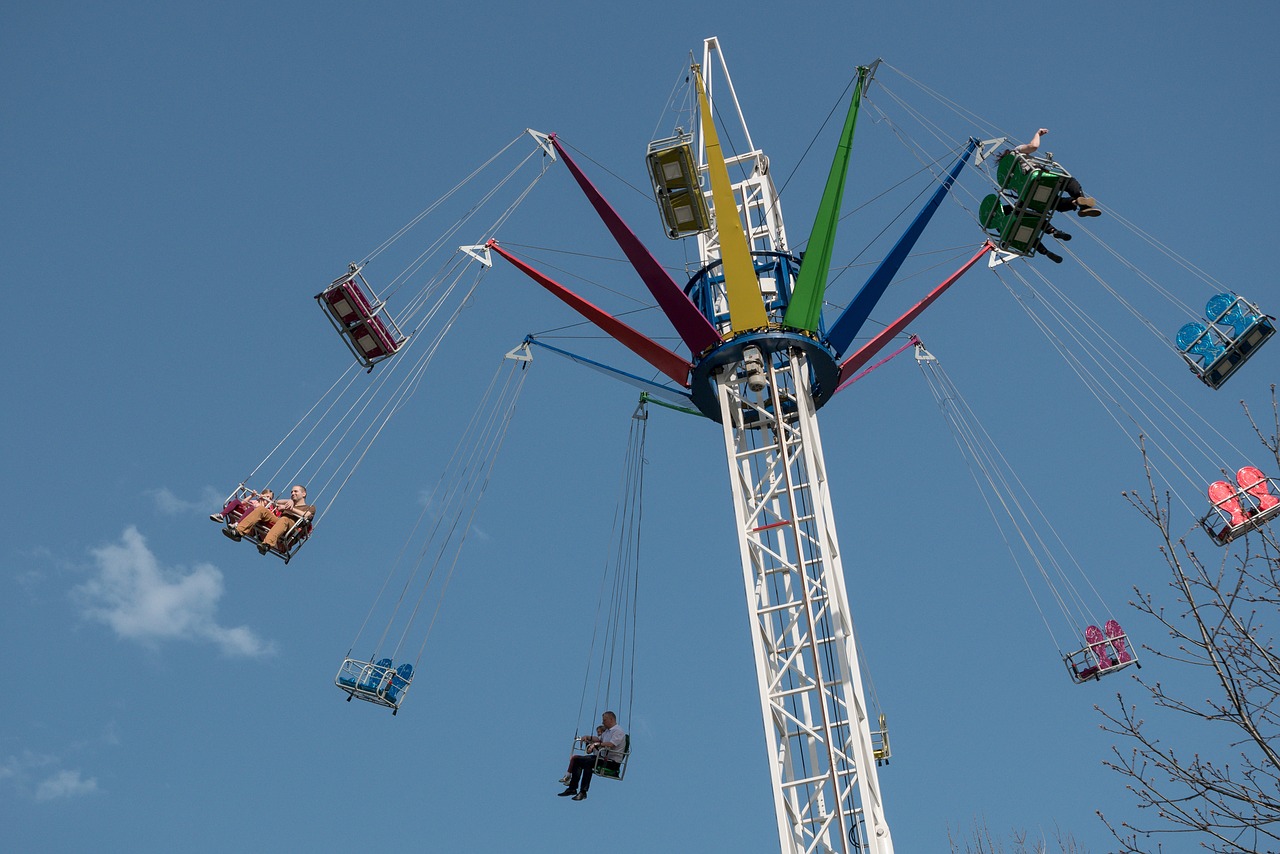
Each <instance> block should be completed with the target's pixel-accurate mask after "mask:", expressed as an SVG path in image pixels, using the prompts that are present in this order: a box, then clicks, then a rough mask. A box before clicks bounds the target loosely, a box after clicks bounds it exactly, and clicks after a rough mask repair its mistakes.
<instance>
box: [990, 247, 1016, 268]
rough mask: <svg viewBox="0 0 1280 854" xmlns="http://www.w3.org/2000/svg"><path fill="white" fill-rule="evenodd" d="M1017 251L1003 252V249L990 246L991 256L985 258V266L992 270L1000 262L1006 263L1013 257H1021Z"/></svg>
mask: <svg viewBox="0 0 1280 854" xmlns="http://www.w3.org/2000/svg"><path fill="white" fill-rule="evenodd" d="M1021 257H1022V256H1021V255H1019V254H1018V253H1017V252H1005V251H1004V250H1003V249H996V248H995V247H994V246H993V247H991V257H990V258H988V259H987V267H988V268H989V269H992V270H994V269H995V268H996V267H999V266H1000V265H1001V264H1007V263H1008V262H1010V261H1012V260H1013V259H1015V258H1021Z"/></svg>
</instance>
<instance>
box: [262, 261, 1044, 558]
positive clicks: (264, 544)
mask: <svg viewBox="0 0 1280 854" xmlns="http://www.w3.org/2000/svg"><path fill="white" fill-rule="evenodd" d="M1058 260H1059V261H1061V260H1062V259H1061V258H1059V259H1058ZM269 548H271V547H270V546H268V545H267V544H266V543H258V554H260V555H264V554H266V553H267V549H269Z"/></svg>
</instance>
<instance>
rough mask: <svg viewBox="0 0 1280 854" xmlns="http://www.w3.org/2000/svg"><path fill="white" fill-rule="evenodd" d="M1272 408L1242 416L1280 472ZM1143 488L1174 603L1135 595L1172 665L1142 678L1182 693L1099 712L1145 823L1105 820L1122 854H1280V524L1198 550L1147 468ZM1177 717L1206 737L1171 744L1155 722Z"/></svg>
mask: <svg viewBox="0 0 1280 854" xmlns="http://www.w3.org/2000/svg"><path fill="white" fill-rule="evenodd" d="M1271 409H1272V413H1271V415H1272V419H1271V420H1272V423H1271V424H1270V425H1269V426H1268V427H1267V428H1265V429H1264V428H1262V427H1259V425H1258V423H1257V421H1256V420H1255V419H1254V416H1253V414H1252V413H1250V412H1249V410H1248V407H1247V406H1246V407H1245V415H1246V417H1247V418H1248V419H1249V423H1250V424H1251V425H1252V426H1253V429H1254V432H1255V433H1256V434H1257V436H1258V439H1259V440H1260V441H1261V442H1262V444H1263V445H1264V446H1265V447H1266V448H1267V450H1268V451H1270V453H1271V455H1272V457H1273V458H1274V460H1275V465H1276V468H1275V469H1273V471H1280V409H1277V405H1276V389H1275V386H1272V388H1271ZM1144 457H1145V451H1144ZM1147 481H1148V487H1149V492H1148V494H1146V495H1140V494H1138V493H1125V497H1126V498H1127V499H1128V501H1129V502H1130V503H1131V504H1132V505H1133V506H1134V507H1135V508H1136V509H1137V510H1138V512H1139V513H1141V514H1142V516H1143V517H1144V518H1145V519H1146V520H1147V521H1148V522H1150V523H1151V524H1152V525H1154V526H1155V527H1156V528H1157V530H1158V531H1159V532H1160V536H1161V538H1162V543H1161V546H1160V552H1161V555H1162V556H1163V557H1164V559H1165V562H1166V564H1167V566H1168V569H1169V572H1170V574H1171V578H1170V581H1169V588H1170V589H1171V591H1172V604H1170V605H1168V606H1166V605H1165V604H1162V603H1163V602H1164V601H1166V600H1168V598H1169V597H1168V594H1167V593H1166V594H1165V595H1164V596H1163V598H1159V597H1157V596H1156V595H1154V594H1152V593H1147V592H1143V591H1142V590H1139V589H1135V592H1136V593H1137V600H1136V601H1135V602H1134V603H1133V604H1134V606H1135V607H1136V608H1137V609H1138V610H1139V611H1140V612H1141V613H1143V614H1145V615H1147V616H1148V617H1151V618H1154V619H1155V620H1156V621H1157V622H1159V624H1160V625H1161V626H1162V627H1163V628H1164V629H1165V630H1166V631H1167V632H1168V635H1169V637H1170V638H1172V640H1173V643H1172V644H1171V645H1168V646H1163V648H1159V647H1156V646H1146V645H1144V649H1146V651H1147V652H1148V653H1150V654H1151V655H1152V656H1154V657H1155V658H1159V659H1163V660H1164V661H1165V662H1166V665H1165V666H1164V667H1160V668H1148V669H1147V670H1146V671H1145V672H1147V673H1151V672H1153V670H1154V671H1155V672H1162V671H1163V672H1164V673H1166V674H1177V675H1178V678H1177V688H1173V687H1167V686H1166V685H1165V684H1164V683H1162V682H1161V681H1159V680H1156V681H1148V680H1147V679H1143V678H1141V677H1140V676H1139V677H1135V681H1136V682H1137V684H1138V685H1140V686H1141V688H1142V689H1145V692H1146V694H1145V696H1144V697H1142V704H1143V707H1144V708H1145V709H1147V712H1146V713H1147V714H1150V716H1151V718H1152V719H1151V720H1150V721H1148V720H1145V719H1144V718H1143V717H1142V716H1141V713H1140V712H1139V707H1138V705H1137V704H1135V703H1129V702H1126V700H1125V699H1124V697H1123V695H1121V694H1117V695H1116V707H1115V709H1114V710H1113V711H1108V710H1105V709H1099V711H1100V712H1101V714H1102V716H1103V718H1104V719H1105V723H1104V724H1103V729H1105V730H1107V731H1108V732H1111V733H1113V734H1115V735H1117V736H1119V737H1120V742H1119V743H1118V744H1117V745H1115V746H1113V748H1112V750H1113V756H1112V758H1111V760H1110V761H1108V762H1106V763H1105V764H1106V765H1107V766H1108V767H1110V768H1111V769H1112V770H1114V771H1116V772H1118V773H1120V774H1121V775H1123V776H1124V777H1126V778H1127V788H1128V789H1129V790H1130V791H1131V792H1133V794H1134V795H1135V796H1136V798H1137V806H1138V814H1139V815H1141V816H1142V819H1140V820H1135V821H1132V822H1130V821H1123V822H1119V823H1118V824H1113V823H1112V822H1110V821H1107V819H1106V817H1105V816H1104V815H1103V814H1102V813H1101V812H1099V816H1101V817H1102V820H1103V821H1104V822H1106V825H1107V827H1108V828H1109V829H1110V830H1111V832H1112V834H1114V836H1115V838H1116V840H1117V841H1118V842H1119V843H1120V845H1121V846H1122V847H1121V848H1120V850H1121V851H1122V852H1152V851H1161V850H1164V849H1163V847H1162V846H1163V845H1164V844H1166V843H1167V844H1168V845H1169V846H1170V848H1171V849H1172V850H1176V851H1186V850H1190V849H1192V848H1196V849H1199V850H1206V851H1214V852H1275V851H1280V757H1278V756H1277V753H1278V752H1280V700H1278V699H1277V698H1278V697H1280V656H1278V655H1277V653H1276V651H1275V640H1276V638H1275V634H1274V632H1275V626H1276V625H1277V623H1278V622H1280V548H1278V547H1277V528H1280V519H1277V520H1275V521H1273V522H1272V523H1270V525H1269V526H1266V527H1262V528H1260V529H1258V530H1257V531H1254V532H1252V533H1249V534H1248V535H1247V536H1245V537H1242V538H1240V539H1237V540H1235V541H1234V542H1233V543H1231V545H1230V547H1229V548H1227V549H1224V550H1223V551H1222V552H1218V551H1217V547H1215V546H1212V545H1210V544H1209V542H1208V540H1203V542H1204V544H1205V547H1204V548H1202V549H1201V551H1200V553H1198V552H1197V548H1198V547H1199V543H1200V542H1201V541H1200V540H1199V539H1198V537H1197V539H1196V540H1193V543H1192V544H1188V543H1187V542H1186V541H1185V539H1184V538H1182V537H1175V536H1174V534H1173V533H1171V529H1170V522H1169V519H1170V517H1169V498H1170V496H1169V494H1168V493H1167V492H1165V493H1164V494H1163V495H1161V494H1160V491H1159V489H1158V488H1157V486H1156V484H1155V480H1154V478H1153V477H1152V473H1151V467H1150V465H1149V464H1148V466H1147ZM1195 533H1197V535H1198V531H1197V532H1195ZM1184 677H1185V678H1184ZM1197 679H1207V680H1208V681H1207V683H1206V682H1202V681H1195V680H1197ZM1173 681H1174V680H1173V677H1172V676H1171V677H1170V685H1172V683H1173ZM1202 684H1208V685H1210V686H1211V688H1210V696H1208V697H1207V698H1204V699H1201V698H1199V697H1195V698H1192V697H1191V693H1192V692H1193V691H1195V690H1196V689H1195V688H1191V687H1190V685H1202ZM1170 715H1172V716H1180V717H1181V718H1182V720H1181V724H1182V726H1181V729H1182V731H1183V732H1186V731H1188V723H1189V724H1190V731H1194V732H1197V733H1199V736H1198V737H1197V738H1195V739H1194V740H1192V741H1191V743H1187V742H1186V741H1185V740H1184V739H1185V736H1179V737H1178V740H1179V743H1178V744H1177V745H1175V744H1172V743H1170V741H1169V739H1168V738H1167V737H1166V736H1165V735H1163V733H1162V729H1161V726H1160V724H1161V723H1163V722H1166V721H1170V720H1172V719H1171V718H1170V717H1169V716H1170ZM1165 732H1167V730H1165ZM1215 744H1217V745H1221V746H1220V747H1214V746H1213V745H1215ZM1202 751H1203V752H1202Z"/></svg>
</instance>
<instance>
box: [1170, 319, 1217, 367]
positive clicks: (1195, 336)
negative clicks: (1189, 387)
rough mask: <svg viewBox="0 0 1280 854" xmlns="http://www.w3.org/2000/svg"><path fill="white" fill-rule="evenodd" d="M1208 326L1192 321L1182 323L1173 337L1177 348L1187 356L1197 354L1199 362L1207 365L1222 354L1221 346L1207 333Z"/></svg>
mask: <svg viewBox="0 0 1280 854" xmlns="http://www.w3.org/2000/svg"><path fill="white" fill-rule="evenodd" d="M1208 332H1209V328H1208V327H1207V326H1205V325H1204V324H1203V323H1200V322H1198V321H1192V322H1191V323H1184V324H1183V325H1182V328H1181V329H1179V330H1178V335H1177V337H1176V338H1175V339H1174V340H1175V342H1176V343H1177V345H1178V349H1179V350H1181V351H1182V352H1183V353H1186V354H1187V355H1189V356H1198V357H1199V359H1200V364H1201V365H1204V366H1208V365H1211V364H1213V361H1214V360H1215V359H1217V358H1218V357H1219V356H1221V355H1222V351H1223V348H1222V347H1220V346H1219V345H1218V343H1217V342H1216V341H1214V340H1213V337H1212V336H1211V335H1209V334H1208Z"/></svg>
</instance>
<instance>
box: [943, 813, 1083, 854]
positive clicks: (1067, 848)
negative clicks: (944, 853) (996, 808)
mask: <svg viewBox="0 0 1280 854" xmlns="http://www.w3.org/2000/svg"><path fill="white" fill-rule="evenodd" d="M1009 838H1010V841H1009V843H1008V844H1007V845H1006V844H1005V842H1003V841H1001V840H999V839H997V838H996V837H995V835H994V834H993V833H992V832H991V828H990V827H989V826H988V825H987V822H986V819H977V818H975V819H974V820H973V827H972V828H971V829H970V831H969V832H968V833H967V834H965V836H964V837H963V838H959V837H958V836H957V835H956V834H955V833H953V832H952V831H951V830H950V829H948V830H947V842H948V843H950V845H951V854H1050V852H1051V851H1053V852H1059V854H1088V851H1086V850H1085V849H1084V848H1083V847H1082V846H1081V845H1080V844H1079V843H1077V842H1076V840H1075V838H1074V837H1072V836H1071V834H1065V835H1064V834H1063V833H1062V831H1061V830H1059V829H1058V828H1056V827H1055V828H1054V829H1053V837H1052V842H1051V841H1050V838H1049V837H1048V836H1046V835H1045V834H1044V833H1043V832H1042V833H1040V834H1039V837H1038V838H1035V836H1034V834H1032V833H1031V832H1030V831H1027V830H1013V831H1010V834H1009Z"/></svg>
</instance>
